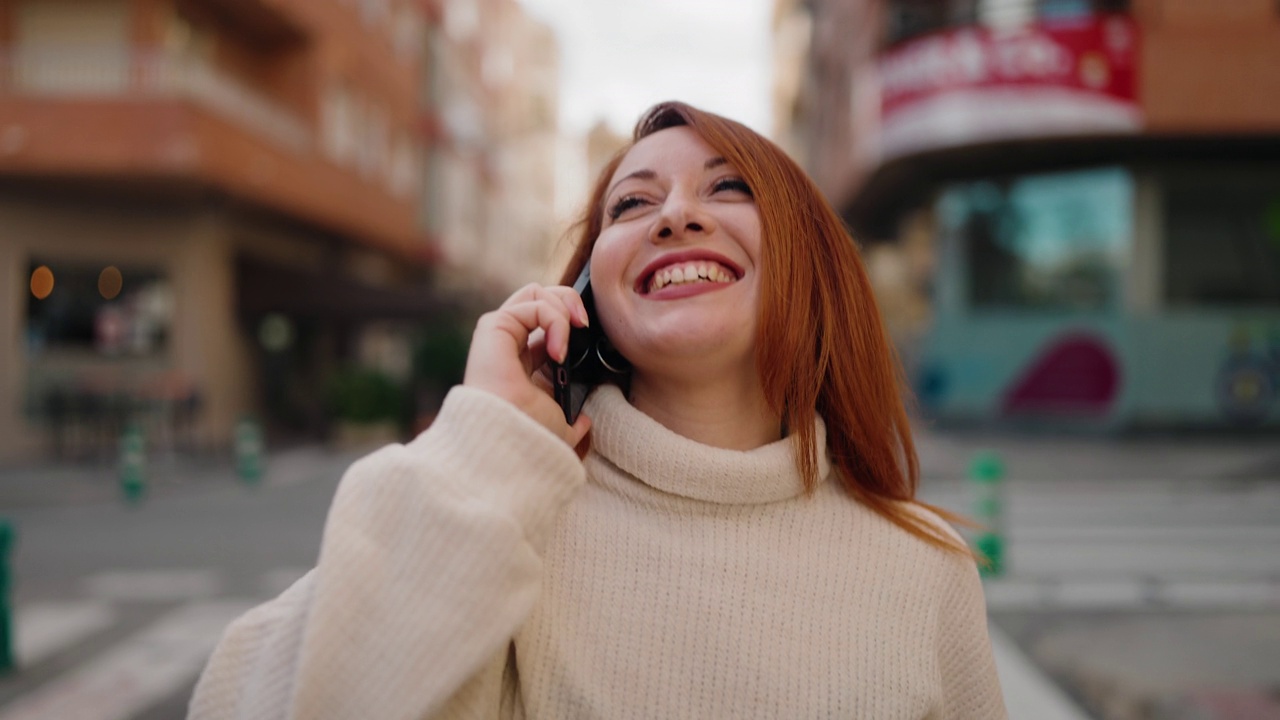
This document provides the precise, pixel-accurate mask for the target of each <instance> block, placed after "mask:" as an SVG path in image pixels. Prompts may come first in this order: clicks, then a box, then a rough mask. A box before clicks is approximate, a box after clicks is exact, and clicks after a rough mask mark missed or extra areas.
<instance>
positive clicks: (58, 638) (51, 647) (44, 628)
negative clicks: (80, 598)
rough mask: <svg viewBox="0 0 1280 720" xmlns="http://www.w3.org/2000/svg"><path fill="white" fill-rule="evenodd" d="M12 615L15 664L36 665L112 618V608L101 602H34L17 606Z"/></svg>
mask: <svg viewBox="0 0 1280 720" xmlns="http://www.w3.org/2000/svg"><path fill="white" fill-rule="evenodd" d="M14 615H15V618H14V626H15V630H14V632H15V635H16V638H15V643H14V644H15V648H14V652H15V654H16V655H17V661H18V666H19V667H31V666H34V665H38V664H39V663H42V662H44V661H45V660H47V659H49V658H50V657H53V656H54V655H56V654H58V653H59V652H62V651H63V650H65V649H67V648H69V647H71V646H73V645H75V644H77V643H79V642H82V641H83V640H84V639H85V638H87V637H89V636H90V635H93V634H95V633H97V632H100V631H102V630H103V629H105V628H107V627H110V626H111V624H112V623H113V622H115V619H116V611H115V609H114V608H112V607H111V606H110V605H108V604H107V603H103V602H48V603H37V604H34V605H26V606H23V607H19V608H18V609H17V612H16V613H14Z"/></svg>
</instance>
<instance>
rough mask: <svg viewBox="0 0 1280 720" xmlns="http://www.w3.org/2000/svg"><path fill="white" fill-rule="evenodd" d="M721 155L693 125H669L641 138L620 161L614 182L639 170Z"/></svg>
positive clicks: (686, 162)
mask: <svg viewBox="0 0 1280 720" xmlns="http://www.w3.org/2000/svg"><path fill="white" fill-rule="evenodd" d="M717 155H718V153H717V152H716V151H715V150H714V149H712V147H711V146H710V145H708V144H707V142H706V141H705V140H703V139H702V136H700V135H698V133H696V132H694V131H693V129H692V128H689V127H687V126H683V125H681V126H677V127H671V128H666V129H664V130H659V131H658V132H656V133H653V134H652V135H648V136H646V137H643V138H641V139H640V140H639V141H637V142H636V144H635V145H633V146H632V147H631V149H630V150H628V151H627V154H626V155H625V156H624V157H623V158H622V162H621V163H619V164H618V169H617V170H615V171H614V173H613V178H612V182H616V181H617V180H618V179H619V178H623V177H626V176H627V175H628V174H630V173H633V172H635V171H637V170H653V171H657V172H661V171H662V170H664V169H667V168H672V167H678V166H681V165H686V164H689V165H702V164H704V163H705V162H706V161H707V160H708V159H710V158H713V157H716V156H717Z"/></svg>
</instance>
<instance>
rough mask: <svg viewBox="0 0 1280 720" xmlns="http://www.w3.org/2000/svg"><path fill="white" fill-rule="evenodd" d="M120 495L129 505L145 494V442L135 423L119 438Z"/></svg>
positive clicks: (140, 428) (138, 426) (140, 427)
mask: <svg viewBox="0 0 1280 720" xmlns="http://www.w3.org/2000/svg"><path fill="white" fill-rule="evenodd" d="M120 493H121V494H122V495H123V496H124V499H125V502H127V503H131V504H132V503H136V502H138V501H140V500H142V497H143V496H144V495H146V494H147V452H146V442H145V440H144V439H143V437H142V426H140V425H138V424H137V423H129V425H128V426H127V427H126V428H125V429H124V434H123V435H121V436H120Z"/></svg>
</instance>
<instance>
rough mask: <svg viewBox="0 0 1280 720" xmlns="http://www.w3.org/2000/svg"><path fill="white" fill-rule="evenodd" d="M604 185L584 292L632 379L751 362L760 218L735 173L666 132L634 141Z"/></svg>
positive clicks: (684, 135)
mask: <svg viewBox="0 0 1280 720" xmlns="http://www.w3.org/2000/svg"><path fill="white" fill-rule="evenodd" d="M609 183H610V184H609V189H608V191H607V193H606V195H605V204H604V218H603V229H602V230H601V232H600V236H599V238H598V240H597V241H596V244H595V247H594V249H593V251H592V254H591V286H592V290H593V292H594V294H595V299H596V307H597V311H598V313H599V316H600V321H601V323H602V324H603V325H604V329H605V331H606V332H607V333H608V335H609V338H610V340H611V341H612V342H613V344H614V345H615V346H616V347H617V348H618V350H620V351H621V352H622V354H623V355H625V356H626V357H627V358H628V359H629V360H630V361H631V363H632V364H633V365H634V366H635V367H636V370H637V372H645V371H646V370H674V371H678V372H679V371H686V372H687V371H690V370H694V369H695V368H696V369H698V370H701V371H705V372H718V371H723V370H725V369H727V367H726V364H733V363H737V364H742V363H746V364H748V365H749V364H751V363H753V362H754V348H755V335H756V323H757V308H758V307H759V296H760V212H759V210H758V209H757V207H756V203H755V200H754V198H753V196H752V192H751V189H750V188H748V187H747V185H746V183H745V182H744V181H743V180H742V177H741V176H740V175H739V174H738V171H737V170H736V169H735V168H733V167H732V166H731V165H729V164H728V163H727V162H725V160H724V158H722V157H720V156H719V155H718V154H717V153H716V152H715V151H714V150H712V149H711V148H710V147H709V146H708V145H707V144H706V143H705V142H704V141H703V140H702V138H701V137H699V136H698V134H697V133H695V132H694V131H693V130H691V129H689V128H687V127H674V128H668V129H666V130H661V131H659V132H656V133H654V134H652V135H650V136H648V137H646V138H644V139H643V140H641V141H639V142H638V143H636V144H635V146H634V147H633V148H632V149H631V150H630V152H628V153H627V155H626V157H625V158H624V159H623V160H622V163H621V164H620V165H619V166H618V170H617V172H615V173H614V175H613V177H612V178H611V179H610V181H609ZM690 361H696V365H691V364H690Z"/></svg>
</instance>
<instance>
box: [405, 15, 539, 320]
mask: <svg viewBox="0 0 1280 720" xmlns="http://www.w3.org/2000/svg"><path fill="white" fill-rule="evenodd" d="M426 7H427V9H428V17H429V18H430V20H431V22H430V25H429V28H428V35H427V53H426V55H425V57H424V62H425V68H424V78H425V81H424V85H423V96H422V106H423V108H424V112H425V113H427V115H428V122H427V124H428V126H429V127H431V128H432V132H431V134H432V138H433V142H432V143H431V144H430V145H429V146H428V149H427V153H428V158H427V162H426V167H427V171H426V179H425V183H424V185H423V188H422V193H423V202H422V205H421V207H422V213H421V221H422V227H423V230H424V232H425V233H426V234H427V235H428V236H429V237H433V238H438V240H439V242H438V245H439V249H440V256H439V261H440V264H441V271H440V272H439V273H438V275H437V277H438V278H439V279H440V281H441V282H442V283H444V284H445V287H446V288H449V289H454V290H457V291H459V292H465V293H466V294H468V295H469V296H473V297H476V298H483V300H482V302H483V303H487V304H489V305H492V304H494V303H496V302H500V301H501V300H502V299H505V297H506V296H507V295H508V294H509V293H510V292H511V291H513V290H515V289H516V288H517V287H519V286H520V285H523V284H525V283H528V282H531V281H534V280H538V279H540V278H541V277H542V274H543V271H544V267H545V266H546V264H547V261H548V257H549V254H550V252H551V247H552V242H553V232H554V226H555V222H554V220H555V209H554V206H555V192H556V162H557V157H556V151H557V143H558V138H559V124H558V112H557V105H558V101H559V100H558V90H559V69H560V65H559V47H558V45H557V43H556V39H555V36H554V35H553V34H552V32H551V30H550V28H548V27H547V26H546V25H544V24H542V23H540V22H538V21H537V20H535V19H534V18H532V17H531V16H529V15H528V14H527V13H526V12H525V11H524V10H523V8H522V7H521V6H520V4H519V3H517V2H516V0H429V1H428V2H427V3H426Z"/></svg>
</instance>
